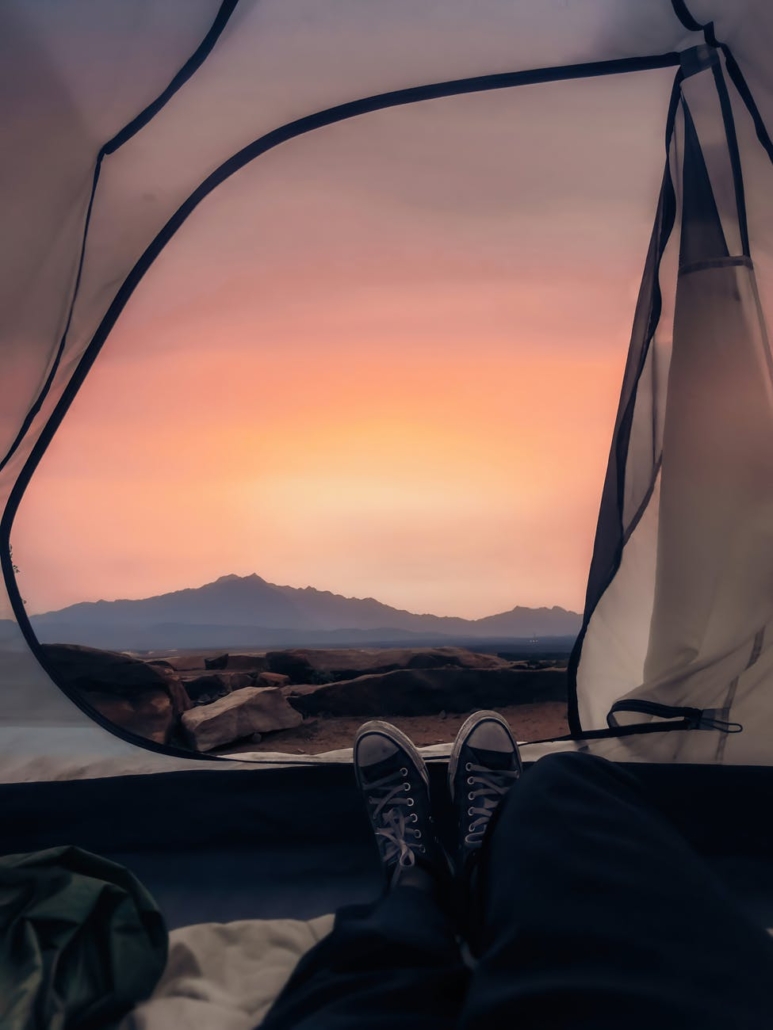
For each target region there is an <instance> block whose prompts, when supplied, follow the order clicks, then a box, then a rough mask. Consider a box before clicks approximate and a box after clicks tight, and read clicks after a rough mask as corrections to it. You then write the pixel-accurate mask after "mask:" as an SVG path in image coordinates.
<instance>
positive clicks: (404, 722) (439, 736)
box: [225, 701, 569, 755]
mask: <svg viewBox="0 0 773 1030" xmlns="http://www.w3.org/2000/svg"><path fill="white" fill-rule="evenodd" d="M495 711H498V712H499V713H500V714H501V715H504V717H505V718H506V719H507V721H508V723H509V724H510V727H511V729H512V731H513V735H514V736H515V737H516V739H517V740H520V741H526V740H547V739H552V738H554V737H562V736H563V735H564V734H566V733H568V732H569V725H568V723H567V721H566V704H565V703H564V702H561V701H543V702H541V703H539V702H538V703H536V704H525V705H509V706H507V705H506V706H504V707H503V706H499V707H498V708H496V709H495ZM468 714H469V713H467V712H465V713H462V714H458V713H455V712H453V713H450V714H446V713H443V714H442V715H413V716H410V715H409V716H405V715H395V716H389V717H388V718H389V722H391V723H394V725H395V726H398V727H399V728H400V729H401V730H402V731H403V733H407V735H408V736H409V737H410V738H411V740H412V741H413V742H414V744H416V745H417V747H424V746H426V745H427V744H446V743H450V742H451V741H452V740H453V739H454V737H455V736H456V734H457V732H458V730H459V727H460V726H461V725H462V723H463V722H464V720H465V719H466V718H467V716H468ZM384 718H387V716H384ZM362 721H363V720H362V719H361V718H359V717H356V716H336V717H331V718H318V717H317V718H311V717H310V718H307V719H304V720H303V723H302V725H301V726H299V727H297V729H294V730H282V731H280V732H279V733H272V734H270V735H268V736H266V737H264V738H263V740H261V741H260V743H258V744H252V743H245V744H240V745H236V746H233V747H230V748H227V749H225V750H226V751H227V753H228V754H237V753H240V752H247V751H286V752H288V753H289V754H291V755H320V754H324V752H325V751H338V750H339V749H340V748H348V747H351V746H352V741H353V739H354V734H355V733H356V732H357V729H358V727H359V726H360V724H361V723H362Z"/></svg>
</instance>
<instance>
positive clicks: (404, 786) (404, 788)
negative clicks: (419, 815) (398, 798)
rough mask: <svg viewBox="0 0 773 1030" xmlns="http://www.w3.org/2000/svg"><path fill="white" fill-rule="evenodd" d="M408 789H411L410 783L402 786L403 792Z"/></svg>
mask: <svg viewBox="0 0 773 1030" xmlns="http://www.w3.org/2000/svg"><path fill="white" fill-rule="evenodd" d="M410 789H411V785H410V783H404V784H403V790H410Z"/></svg>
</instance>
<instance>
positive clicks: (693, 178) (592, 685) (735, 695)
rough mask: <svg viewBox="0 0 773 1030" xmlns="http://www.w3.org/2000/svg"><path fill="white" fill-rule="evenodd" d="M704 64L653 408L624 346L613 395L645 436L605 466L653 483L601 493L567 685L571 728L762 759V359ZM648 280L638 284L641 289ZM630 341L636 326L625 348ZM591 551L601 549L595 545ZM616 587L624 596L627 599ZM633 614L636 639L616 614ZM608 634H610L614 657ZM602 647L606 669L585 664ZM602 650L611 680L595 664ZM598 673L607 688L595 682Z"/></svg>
mask: <svg viewBox="0 0 773 1030" xmlns="http://www.w3.org/2000/svg"><path fill="white" fill-rule="evenodd" d="M703 64H704V67H703V68H702V70H700V71H699V72H697V73H696V74H695V75H694V76H691V77H688V78H685V81H684V88H683V90H682V97H681V100H680V107H681V119H680V122H681V125H680V128H681V132H680V133H679V138H678V140H677V139H675V144H676V145H675V146H674V148H673V152H672V158H678V161H677V162H676V163H677V164H678V166H679V167H678V176H677V179H678V181H679V182H680V184H681V204H680V208H681V218H680V223H681V231H680V242H679V273H678V281H677V286H676V297H675V312H674V322H673V341H672V346H671V352H670V361H669V363H668V364H669V367H668V377H667V389H666V391H665V405H662V404H661V403H660V398H659V397H658V396H657V393H656V388H655V387H654V385H653V381H654V377H652V376H651V375H650V376H647V375H646V369H647V362H646V361H642V360H641V357H640V356H639V355H638V353H637V367H638V368H640V369H641V374H640V376H639V378H638V382H637V386H636V387H635V388H634V389H633V391H632V392H631V391H630V390H629V396H628V397H625V396H624V398H623V403H622V404H621V407H622V408H625V406H626V405H628V409H629V410H630V408H631V406H633V408H634V412H643V413H644V414H645V415H646V416H647V417H648V418H649V419H650V425H651V427H652V428H651V431H650V434H649V435H650V442H651V444H652V446H651V448H650V450H649V453H647V452H646V450H645V449H644V448H642V447H641V446H638V447H637V446H632V444H636V443H637V440H636V434H635V433H631V435H630V437H629V439H627V440H626V439H624V438H623V432H624V429H625V427H624V426H622V427H621V425H620V424H619V425H618V429H617V432H616V439H615V442H614V444H613V458H615V459H616V460H615V461H614V462H612V461H611V462H610V473H609V474H608V479H609V478H610V477H617V476H619V475H620V467H621V466H620V462H619V458H620V453H621V451H624V452H625V456H626V459H627V460H626V462H625V463H624V469H625V471H624V474H623V478H624V479H625V480H626V481H628V480H629V479H631V480H634V481H635V480H636V479H639V480H646V478H647V474H648V473H649V475H650V476H651V478H652V485H653V489H652V490H651V492H650V494H649V496H647V497H646V498H645V503H644V510H643V511H642V510H640V509H636V510H630V509H628V510H627V506H626V505H625V503H624V500H625V497H626V494H627V491H626V490H617V491H616V493H615V497H614V500H615V501H619V500H621V499H622V501H623V503H622V504H621V510H620V509H619V510H620V514H621V515H622V517H620V518H619V521H618V522H617V529H618V533H619V537H618V540H617V541H614V540H613V541H612V544H611V545H610V542H609V540H608V539H607V540H606V541H604V542H605V543H606V550H607V555H606V558H607V561H609V553H610V550H611V551H612V552H614V548H615V544H616V545H617V552H616V554H614V555H613V559H612V560H615V559H616V560H617V563H618V565H617V569H616V570H615V572H616V574H615V575H614V576H613V577H612V579H611V582H610V583H609V585H608V587H607V589H606V590H604V591H603V592H602V593H601V594H600V596H599V597H598V599H596V600H595V605H594V598H593V597H592V596H591V597H589V605H590V606H591V608H592V610H591V611H590V613H589V618H587V629H586V633H585V641H584V646H583V651H582V657H581V658H580V661H579V666H578V670H577V689H578V701H579V709H580V714H581V717H582V721H583V725H584V728H586V729H588V728H591V726H598V725H599V724H600V723H601V720H602V719H604V717H605V716H607V712H608V711H609V712H610V714H609V721H610V724H612V725H618V724H619V723H622V722H623V721H625V722H630V721H633V722H637V723H640V722H643V721H647V720H648V719H649V720H656V719H658V718H663V717H665V718H675V717H681V716H684V715H688V718H689V719H691V720H692V721H693V722H694V723H695V724H697V725H699V726H700V725H703V726H706V727H710V728H714V727H715V726H717V725H718V724H721V725H722V727H723V728H725V724H727V729H732V730H736V731H737V730H738V729H739V728H740V726H743V730H744V732H743V733H738V734H737V739H733V741H732V744H728V737H727V734H725V733H723V734H720V735H719V737H718V738H717V739H716V740H715V742H714V743H713V745H712V746H713V748H714V749H715V754H714V755H713V756H712V757H714V758H721V757H722V754H723V753H724V751H725V750H726V748H729V747H731V748H732V751H733V754H734V756H735V758H736V759H737V760H748V761H759V760H764V759H765V757H767V760H770V751H771V745H768V746H767V749H766V747H765V741H766V738H767V739H768V740H769V739H770V734H769V733H768V732H767V729H768V727H767V724H768V723H773V697H770V691H769V688H770V675H771V671H772V670H773V659H771V656H770V650H771V648H770V644H771V640H770V635H771V629H770V622H771V620H772V619H773V446H772V445H771V444H772V442H773V379H772V377H771V370H772V369H773V362H772V361H771V354H770V349H769V345H768V339H767V335H766V331H765V324H764V318H763V314H762V310H761V307H760V303H759V299H758V293H757V286H756V282H755V273H754V268H753V265H752V261H751V258H750V256H749V254H748V250H747V247H746V240H747V234H746V229H745V213H744V198H743V187H742V181H741V178H740V174H739V163H738V160H737V153H736V152H735V133H734V128H733V124H732V116H731V115H729V105H728V104H727V102H726V95H723V91H724V89H725V84H724V79H723V77H722V72H721V68H720V65H719V62H718V59H717V56H716V53H713V54H711V55H709V58H706V59H704V61H703ZM709 93H712V94H713V98H714V103H713V110H714V117H715V121H714V123H713V124H711V123H710V121H709V119H708V113H709V109H710V107H709V104H708V103H707V98H708V94H709ZM693 109H694V110H695V111H696V116H695V117H694V116H693V113H692V112H693ZM698 114H699V115H700V117H698ZM720 128H721V130H722V131H721V134H720V132H719V129H720ZM720 135H721V142H722V146H720V145H719V140H720ZM666 192H667V190H666ZM662 204H663V201H661V206H662ZM729 244H730V246H729ZM651 278H652V277H651V275H650V279H651ZM645 279H646V277H645ZM652 289H653V287H652V285H651V283H649V282H646V283H645V291H644V292H647V291H652ZM646 303H647V304H649V305H650V306H651V303H652V302H651V300H650V299H646ZM650 342H651V341H645V344H644V346H645V348H646V347H647V346H649V343H650ZM641 349H642V343H641V339H639V340H637V339H636V336H635V337H634V345H633V348H632V350H635V351H637V352H638V351H641ZM650 360H653V359H650ZM661 388H662V384H661ZM631 396H633V400H631ZM658 408H661V409H664V410H665V419H664V422H663V426H662V442H661V441H659V440H658V437H659V433H660V430H659V428H658V425H657V419H655V418H653V412H654V411H656V409H658ZM618 421H619V423H620V422H621V421H622V420H620V419H619V420H618ZM633 422H634V424H635V422H636V418H635V414H634V418H633ZM639 443H640V441H639ZM609 506H610V500H609V498H607V511H606V512H605V510H604V508H603V507H602V518H604V517H606V518H607V520H608V521H609V520H610V514H609ZM596 550H597V555H599V556H600V552H601V551H602V548H601V547H600V545H599V542H598V541H597V548H596ZM628 552H630V554H629V553H628ZM595 560H596V567H597V568H596V572H597V576H598V577H600V576H601V569H600V568H599V565H600V560H599V558H596V559H595ZM637 581H638V583H637ZM637 586H638V590H637V589H636V588H637ZM631 597H638V598H639V601H640V603H639V605H638V609H636V610H634V608H633V606H632V603H631V600H630V599H631ZM626 598H627V599H628V603H627V604H626V603H625V599H626ZM621 600H622V602H623V603H620V602H621ZM648 608H649V613H648V611H647V609H648ZM648 614H649V618H647V616H648ZM632 620H633V622H634V623H635V625H636V630H637V631H638V635H636V634H634V636H635V643H632V630H631V627H630V625H627V623H631V621H632ZM646 628H648V632H645V630H646ZM611 641H617V642H618V646H617V655H616V654H615V651H614V650H613V648H612V647H610V642H611ZM645 642H646V647H645V646H643V645H644V644H645ZM602 645H603V650H604V652H605V655H606V661H607V668H606V670H605V672H604V674H603V676H600V675H599V673H598V666H599V661H600V658H601V649H602ZM616 657H617V662H618V670H619V672H618V676H617V678H615V675H614V669H610V668H609V664H610V658H611V659H612V664H614V661H615V658H616ZM637 676H638V679H639V682H638V683H637V682H635V680H636V678H637ZM599 682H601V683H602V685H603V687H604V691H605V692H606V693H605V692H604V691H598V689H596V688H597V687H598V685H599ZM626 686H627V687H629V689H627V690H626V689H624V688H625V687H626ZM621 687H622V688H623V689H621ZM615 689H617V691H618V693H617V696H613V694H614V691H615ZM685 709H687V710H688V711H687V712H685V711H684V710H685ZM694 710H699V711H700V712H702V713H703V714H702V715H699V714H698V713H697V712H695V711H694ZM623 713H626V714H625V715H623ZM682 736H683V737H684V742H683V747H687V748H689V747H691V745H690V743H689V740H688V738H689V736H690V735H689V734H688V735H682ZM734 737H735V734H734ZM695 746H696V747H700V745H697V744H696V745H695Z"/></svg>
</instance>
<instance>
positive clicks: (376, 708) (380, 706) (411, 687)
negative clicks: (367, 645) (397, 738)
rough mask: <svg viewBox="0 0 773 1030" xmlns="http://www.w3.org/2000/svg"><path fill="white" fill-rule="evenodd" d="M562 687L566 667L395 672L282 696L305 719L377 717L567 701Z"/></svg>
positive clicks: (296, 688) (292, 690) (295, 690)
mask: <svg viewBox="0 0 773 1030" xmlns="http://www.w3.org/2000/svg"><path fill="white" fill-rule="evenodd" d="M566 683H567V681H566V670H565V669H540V670H534V671H532V670H527V669H514V668H505V669H469V668H466V669H465V668H446V669H443V668H441V669H397V670H395V671H393V672H386V673H381V674H379V675H369V676H359V677H358V678H356V679H349V680H342V681H340V682H337V683H327V684H322V685H310V686H288V687H284V688H283V691H282V692H283V693H284V695H285V697H286V698H287V699H288V701H289V702H290V704H291V705H293V707H294V708H297V709H298V711H299V712H302V713H303V714H304V715H324V716H347V715H356V716H361V717H363V718H368V717H377V718H380V717H382V716H390V715H434V714H436V713H437V712H440V711H444V712H469V711H472V710H473V709H476V708H499V707H502V706H505V705H517V704H531V703H534V702H537V701H566Z"/></svg>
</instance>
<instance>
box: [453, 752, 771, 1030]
mask: <svg viewBox="0 0 773 1030" xmlns="http://www.w3.org/2000/svg"><path fill="white" fill-rule="evenodd" d="M489 829H490V833H489V835H488V837H487V840H486V842H485V845H484V848H483V851H482V853H481V861H480V866H479V873H480V880H479V884H478V897H479V899H480V903H481V908H482V916H483V923H482V930H481V934H480V937H479V939H478V940H477V941H476V951H477V953H478V954H479V956H480V958H479V962H478V965H477V967H476V969H475V972H474V974H473V978H472V981H471V984H470V988H469V992H468V997H467V1003H466V1007H465V1010H464V1013H463V1015H462V1019H461V1025H462V1026H463V1027H465V1028H466V1030H484V1028H485V1030H496V1028H499V1027H503V1028H504V1027H508V1028H510V1027H518V1028H519V1030H530V1028H537V1027H539V1028H540V1030H545V1028H551V1030H560V1028H564V1027H566V1028H571V1030H607V1028H609V1030H612V1028H614V1030H640V1028H641V1030H645V1028H646V1030H677V1028H678V1030H693V1028H694V1030H714V1028H717V1030H719V1028H722V1030H727V1028H728V1027H733V1028H735V1027H739V1028H744V1030H757V1028H759V1030H762V1028H765V1030H769V1028H770V1027H771V1026H773V943H771V941H770V939H769V938H768V935H767V934H766V933H765V931H764V930H763V929H761V928H759V927H757V926H754V925H753V924H752V923H751V922H749V921H748V920H747V918H746V917H745V916H744V915H743V914H742V913H741V912H740V910H739V909H738V908H737V907H736V905H735V904H734V902H733V901H732V899H731V898H730V897H729V896H728V895H727V894H726V892H725V890H724V888H723V886H722V884H721V882H720V881H719V880H718V879H717V878H716V877H715V875H714V874H713V872H712V871H711V869H710V868H709V867H708V866H707V865H706V863H704V862H703V860H702V859H700V857H699V856H698V855H697V854H696V853H695V852H694V851H693V850H692V849H691V848H690V846H689V845H688V844H687V842H686V841H685V840H684V839H683V838H682V837H681V836H680V834H679V833H678V832H677V831H676V830H675V829H674V828H673V827H672V826H670V825H669V824H668V823H666V822H665V821H664V820H663V819H662V817H661V816H660V815H659V814H658V813H657V812H656V811H655V810H654V808H653V807H652V806H651V805H650V804H649V803H648V802H647V800H646V799H645V798H644V797H643V796H642V794H641V792H640V790H639V788H638V785H637V784H636V782H635V780H634V779H633V777H631V776H630V775H629V774H628V773H626V772H625V771H624V770H622V769H620V768H619V767H617V766H615V765H614V764H612V763H610V762H606V761H604V760H603V759H600V758H594V757H592V756H589V755H583V754H561V755H551V756H548V757H547V758H543V759H542V760H541V761H539V762H537V763H536V764H535V765H534V766H533V767H532V768H531V769H530V770H528V771H527V772H526V773H525V774H524V776H523V778H522V780H521V782H520V783H518V784H517V785H516V786H515V788H514V789H513V790H511V791H510V793H509V795H508V796H507V798H506V800H505V802H504V803H503V805H502V806H501V808H500V810H499V812H498V813H497V816H496V817H495V819H494V820H493V821H492V825H491V826H490V828H489Z"/></svg>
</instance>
